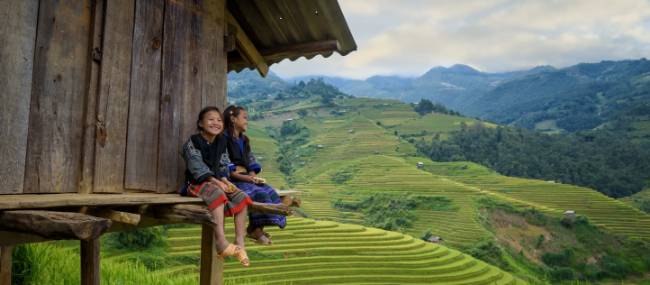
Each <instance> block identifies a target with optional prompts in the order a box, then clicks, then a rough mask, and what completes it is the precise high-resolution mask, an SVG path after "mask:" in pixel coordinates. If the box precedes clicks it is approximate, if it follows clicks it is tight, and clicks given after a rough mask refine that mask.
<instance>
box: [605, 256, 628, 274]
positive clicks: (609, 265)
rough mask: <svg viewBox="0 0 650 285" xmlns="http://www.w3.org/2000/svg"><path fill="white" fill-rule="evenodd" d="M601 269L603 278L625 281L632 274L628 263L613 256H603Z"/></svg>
mask: <svg viewBox="0 0 650 285" xmlns="http://www.w3.org/2000/svg"><path fill="white" fill-rule="evenodd" d="M600 268H601V270H602V272H601V274H602V276H601V277H605V278H607V277H608V278H616V279H623V278H625V277H626V276H627V275H629V274H630V273H631V272H630V269H629V265H628V264H627V262H625V261H624V260H622V259H621V258H618V257H616V256H611V255H605V256H603V258H602V259H601V260H600Z"/></svg>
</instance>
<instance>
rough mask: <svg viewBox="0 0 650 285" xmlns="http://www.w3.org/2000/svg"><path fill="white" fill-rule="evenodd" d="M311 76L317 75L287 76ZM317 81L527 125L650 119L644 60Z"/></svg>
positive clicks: (648, 68)
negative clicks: (510, 70) (424, 100)
mask: <svg viewBox="0 0 650 285" xmlns="http://www.w3.org/2000/svg"><path fill="white" fill-rule="evenodd" d="M315 77H319V76H306V77H298V78H293V79H291V81H299V80H305V79H309V78H315ZM322 78H323V80H324V81H325V82H327V83H329V84H332V85H334V86H336V87H338V88H339V89H341V91H343V92H345V93H348V94H352V95H354V96H358V97H370V98H384V99H398V100H401V101H404V102H417V101H419V100H420V99H422V98H425V99H429V100H432V101H435V102H439V103H442V104H443V105H445V106H447V107H448V108H451V109H454V110H456V111H459V112H461V113H463V114H465V115H468V116H474V117H480V118H482V119H487V120H490V121H494V122H497V123H500V124H508V125H515V126H520V127H525V128H528V129H538V130H545V131H569V132H573V131H581V130H590V129H594V128H597V127H607V126H611V125H614V124H620V123H621V122H619V120H618V119H619V118H620V117H622V116H625V117H627V119H628V120H627V121H625V123H626V124H625V126H624V127H625V128H635V124H636V125H637V126H636V127H638V124H642V125H644V126H643V128H644V127H647V126H650V121H648V120H647V119H646V118H644V117H640V118H639V117H638V116H637V115H638V114H639V113H644V112H645V111H644V110H647V109H644V107H643V106H648V102H650V62H649V61H647V60H646V59H640V60H624V61H602V62H599V63H581V64H577V65H574V66H570V67H566V68H561V69H556V68H553V67H550V66H539V67H535V68H533V69H530V70H523V71H514V72H504V73H488V72H481V71H478V70H476V69H474V68H472V67H470V66H467V65H460V64H457V65H454V66H451V67H449V68H445V67H434V68H432V69H430V70H429V71H427V72H426V73H424V74H423V75H421V76H419V77H412V78H409V77H399V76H373V77H370V78H368V79H366V80H353V79H345V78H339V77H322ZM639 108H641V109H639ZM634 117H636V118H634ZM630 118H631V119H632V120H631V121H630V120H629V119H630ZM638 122H641V123H638ZM646 125H647V126H646ZM619 126H620V125H619Z"/></svg>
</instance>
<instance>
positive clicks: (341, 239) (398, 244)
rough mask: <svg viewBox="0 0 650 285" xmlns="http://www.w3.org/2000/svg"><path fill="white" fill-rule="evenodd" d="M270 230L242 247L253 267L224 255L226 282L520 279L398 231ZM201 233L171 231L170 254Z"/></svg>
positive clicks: (298, 223)
mask: <svg viewBox="0 0 650 285" xmlns="http://www.w3.org/2000/svg"><path fill="white" fill-rule="evenodd" d="M268 230H269V232H270V233H271V235H272V236H273V240H274V244H273V245H272V246H260V245H254V244H247V249H248V251H249V252H250V253H251V256H252V257H253V258H252V265H251V267H250V268H244V267H242V266H241V265H239V264H238V263H236V262H235V261H233V260H229V261H228V262H227V263H226V265H225V279H226V282H227V283H229V284H239V283H240V282H242V283H251V282H252V283H258V284H477V285H478V284H524V283H523V281H520V280H517V279H515V278H514V277H513V276H512V275H510V274H509V273H506V272H503V271H501V270H499V269H498V268H496V267H493V266H491V265H488V264H486V263H484V262H482V261H479V260H476V259H474V258H472V257H470V256H467V255H465V254H462V253H460V252H458V251H456V250H453V249H449V248H447V247H445V246H441V245H436V244H431V243H425V242H423V241H421V240H419V239H416V238H413V237H412V236H409V235H404V234H401V233H396V232H389V231H383V230H379V229H374V228H366V227H363V226H359V225H348V224H340V223H336V222H332V221H315V220H311V219H304V218H290V219H289V221H288V227H287V229H285V230H279V229H271V228H269V229H268ZM227 232H229V233H232V232H233V231H232V229H228V230H227ZM200 236H201V235H200V228H199V227H187V228H173V229H170V230H169V244H170V249H169V253H170V254H171V255H175V256H190V257H191V256H198V255H199V248H200ZM255 256H257V257H258V258H255ZM197 272H198V267H197V266H195V265H186V266H179V267H175V268H174V267H172V268H167V269H165V270H164V271H161V272H160V273H159V274H160V277H165V276H171V275H173V276H179V275H183V274H186V275H197Z"/></svg>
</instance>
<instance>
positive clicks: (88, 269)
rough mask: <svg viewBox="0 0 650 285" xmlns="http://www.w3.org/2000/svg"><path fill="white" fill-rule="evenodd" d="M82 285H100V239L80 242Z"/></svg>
mask: <svg viewBox="0 0 650 285" xmlns="http://www.w3.org/2000/svg"><path fill="white" fill-rule="evenodd" d="M79 245H80V247H81V252H80V255H81V264H82V265H81V285H99V281H100V275H99V272H100V270H99V267H100V260H99V256H100V255H99V254H100V249H101V248H100V242H99V238H96V239H91V240H82V241H80V244H79Z"/></svg>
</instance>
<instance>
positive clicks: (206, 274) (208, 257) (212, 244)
mask: <svg viewBox="0 0 650 285" xmlns="http://www.w3.org/2000/svg"><path fill="white" fill-rule="evenodd" d="M223 264H224V261H223V259H221V258H219V257H217V248H216V238H215V236H214V228H213V225H211V224H203V228H202V230H201V277H200V284H201V285H223Z"/></svg>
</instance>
